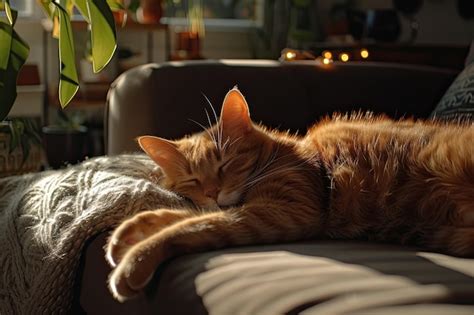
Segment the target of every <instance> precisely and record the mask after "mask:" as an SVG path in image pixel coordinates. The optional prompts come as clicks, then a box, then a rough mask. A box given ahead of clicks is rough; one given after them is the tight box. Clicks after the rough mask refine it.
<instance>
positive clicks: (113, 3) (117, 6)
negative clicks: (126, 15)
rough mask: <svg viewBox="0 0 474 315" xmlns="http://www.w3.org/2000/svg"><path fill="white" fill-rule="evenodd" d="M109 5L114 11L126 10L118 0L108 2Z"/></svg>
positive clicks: (108, 0)
mask: <svg viewBox="0 0 474 315" xmlns="http://www.w3.org/2000/svg"><path fill="white" fill-rule="evenodd" d="M107 5H108V6H109V8H110V9H111V10H112V11H122V10H125V7H124V6H123V4H122V2H121V1H117V0H107Z"/></svg>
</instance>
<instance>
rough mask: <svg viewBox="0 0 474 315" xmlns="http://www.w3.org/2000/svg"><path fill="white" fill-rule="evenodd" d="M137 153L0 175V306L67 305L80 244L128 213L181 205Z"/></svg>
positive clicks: (9, 310) (11, 310)
mask: <svg viewBox="0 0 474 315" xmlns="http://www.w3.org/2000/svg"><path fill="white" fill-rule="evenodd" d="M157 170H158V168H157V166H156V164H154V163H153V162H152V161H151V160H150V159H149V158H148V157H147V156H145V155H142V154H134V155H119V156H114V157H99V158H94V159H90V160H88V161H86V162H83V163H81V164H79V165H76V166H72V167H69V168H67V169H64V170H59V171H48V172H42V173H36V174H28V175H23V176H15V177H9V178H4V179H0V268H1V273H0V314H42V313H48V314H52V313H55V314H56V313H68V312H69V310H70V307H71V302H72V297H73V296H72V293H73V285H74V281H75V277H76V272H77V267H78V263H79V260H80V259H79V258H80V255H81V250H82V248H83V246H84V243H85V241H87V240H88V239H89V238H90V237H91V236H94V235H95V234H97V233H99V232H102V231H105V230H107V229H111V228H112V227H114V226H116V225H117V224H118V223H120V222H121V221H123V220H124V219H125V218H127V217H129V216H130V215H132V214H134V213H136V212H138V211H142V210H149V209H156V208H160V207H165V208H181V207H188V206H189V205H187V204H186V203H185V202H184V201H183V200H182V199H181V198H179V197H178V196H176V195H174V194H173V193H170V192H168V191H166V190H163V189H162V188H160V187H159V186H158V185H157V183H156V176H155V175H156V174H157Z"/></svg>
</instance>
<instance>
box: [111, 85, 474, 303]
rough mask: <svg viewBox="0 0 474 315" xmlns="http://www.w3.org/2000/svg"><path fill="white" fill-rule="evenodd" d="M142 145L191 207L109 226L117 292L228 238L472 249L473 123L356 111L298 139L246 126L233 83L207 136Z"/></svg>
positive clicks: (130, 290) (125, 293)
mask: <svg viewBox="0 0 474 315" xmlns="http://www.w3.org/2000/svg"><path fill="white" fill-rule="evenodd" d="M138 141H139V143H140V145H141V147H142V148H143V149H144V150H145V152H146V153H147V154H148V155H149V156H150V157H151V158H152V159H154V160H155V161H156V163H157V164H158V165H160V166H161V169H162V171H163V177H162V185H163V186H164V187H166V188H168V189H170V190H173V191H175V192H177V193H179V194H181V195H183V196H184V197H187V198H189V199H191V200H192V201H193V202H194V204H195V205H196V209H178V210H173V209H158V210H153V211H147V212H143V213H140V214H138V215H136V216H135V217H133V218H131V219H129V220H127V221H125V222H123V223H122V224H121V225H120V226H119V227H118V228H117V229H116V230H115V231H114V233H113V235H112V237H111V239H110V241H109V244H108V248H107V258H108V260H109V262H110V263H111V264H112V266H114V267H115V269H114V270H113V272H112V274H111V276H110V288H111V290H112V292H113V293H114V295H115V297H116V298H117V299H119V300H124V299H127V298H129V297H132V296H134V295H135V294H136V293H137V292H138V291H140V290H141V289H143V288H144V287H145V286H146V284H147V283H148V281H149V280H150V278H151V276H152V275H153V273H154V271H155V269H156V268H157V266H158V265H159V264H160V263H162V262H163V261H164V260H166V259H168V258H170V257H173V256H176V255H180V254H184V253H191V252H198V251H204V250H209V249H215V248H221V247H225V246H233V245H245V244H268V243H273V242H285V241H293V240H300V239H308V238H336V239H370V240H378V241H389V242H398V243H413V244H417V245H420V246H424V247H426V248H429V249H433V250H441V251H444V252H447V253H450V254H455V255H461V256H474V125H469V124H453V125H449V124H442V123H435V122H415V121H411V120H402V121H393V120H390V119H388V118H384V117H372V116H371V115H368V114H363V115H362V114H357V115H352V116H337V117H333V118H332V119H326V120H323V121H322V122H320V123H319V124H317V125H315V126H314V127H313V128H311V129H310V130H309V131H308V133H307V135H306V136H304V137H298V136H295V135H290V134H288V133H281V132H278V131H275V130H269V129H266V128H265V127H262V126H259V125H256V124H253V123H252V121H251V120H250V116H249V110H248V106H247V103H246V101H245V99H244V97H243V96H242V94H241V93H240V92H239V91H238V90H237V89H233V90H231V91H230V92H229V93H228V94H227V96H226V98H225V100H224V104H223V109H222V112H221V117H220V120H219V122H218V123H217V124H216V125H215V126H213V127H211V128H209V129H207V130H206V131H205V132H202V133H199V134H195V135H192V136H189V137H185V138H184V139H181V140H178V141H168V140H164V139H161V138H156V137H150V136H145V137H140V138H139V139H138Z"/></svg>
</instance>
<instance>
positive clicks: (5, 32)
mask: <svg viewBox="0 0 474 315" xmlns="http://www.w3.org/2000/svg"><path fill="white" fill-rule="evenodd" d="M29 50H30V49H29V47H28V45H27V44H26V43H25V42H24V41H23V40H22V39H21V38H20V36H19V35H18V34H17V33H16V32H15V30H13V27H12V26H11V25H9V24H7V23H4V22H1V21H0V121H1V120H3V119H5V117H6V116H7V115H8V113H9V112H10V109H11V107H12V106H13V103H14V102H15V99H16V95H17V93H16V80H17V77H18V72H19V71H20V68H21V67H22V66H23V64H24V63H25V61H26V59H27V58H28V54H29Z"/></svg>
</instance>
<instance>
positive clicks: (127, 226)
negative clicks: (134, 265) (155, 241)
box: [106, 209, 190, 267]
mask: <svg viewBox="0 0 474 315" xmlns="http://www.w3.org/2000/svg"><path fill="white" fill-rule="evenodd" d="M189 216H190V213H189V212H188V211H186V210H168V209H159V210H153V211H145V212H141V213H138V214H136V215H135V216H133V217H132V218H130V219H128V220H126V221H124V222H123V223H122V224H120V225H119V226H118V227H117V229H115V231H114V232H113V233H112V236H111V237H110V239H109V241H108V243H107V249H106V259H107V261H108V262H109V264H110V265H111V266H112V267H115V266H117V265H118V264H119V263H120V261H121V260H122V258H123V257H124V256H125V254H126V253H127V252H128V251H129V250H130V249H131V248H132V247H133V246H134V245H135V244H138V243H140V242H142V241H143V240H145V239H147V238H149V237H150V236H152V235H154V234H156V233H158V232H159V231H161V230H162V229H164V228H165V227H167V226H169V225H171V224H173V223H175V222H176V221H179V220H181V219H184V218H186V217H189Z"/></svg>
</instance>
